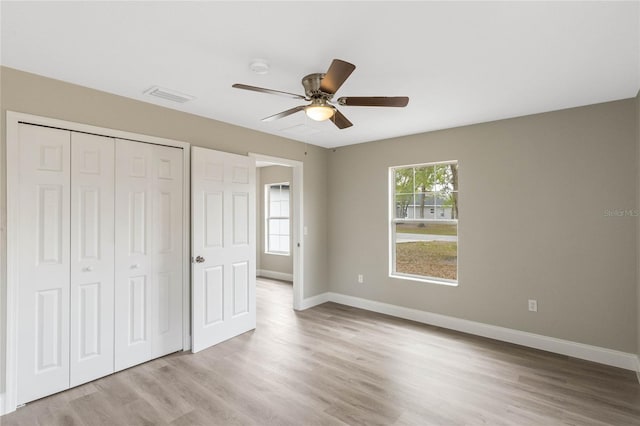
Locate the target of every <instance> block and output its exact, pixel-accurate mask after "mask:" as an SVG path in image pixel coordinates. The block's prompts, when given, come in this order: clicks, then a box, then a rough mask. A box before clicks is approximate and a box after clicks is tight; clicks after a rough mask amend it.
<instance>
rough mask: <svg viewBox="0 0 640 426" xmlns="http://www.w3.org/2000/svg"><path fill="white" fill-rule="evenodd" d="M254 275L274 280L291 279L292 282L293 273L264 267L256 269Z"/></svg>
mask: <svg viewBox="0 0 640 426" xmlns="http://www.w3.org/2000/svg"><path fill="white" fill-rule="evenodd" d="M256 275H257V276H259V277H265V278H271V279H274V280H282V281H292V282H293V274H286V273H284V272H278V271H269V270H266V269H258V270H257V271H256Z"/></svg>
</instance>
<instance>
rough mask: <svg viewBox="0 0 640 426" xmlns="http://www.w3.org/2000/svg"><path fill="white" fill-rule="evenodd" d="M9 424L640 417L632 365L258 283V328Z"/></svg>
mask: <svg viewBox="0 0 640 426" xmlns="http://www.w3.org/2000/svg"><path fill="white" fill-rule="evenodd" d="M0 424H1V425H2V426H9V425H29V426H32V425H33V426H36V425H92V426H93V425H156V424H157V425H165V424H170V425H215V424H219V425H235V424H258V425H340V424H353V425H359V424H363V425H364V424H366V425H375V424H381V425H480V424H485V425H539V426H544V425H556V424H560V425H603V424H610V425H640V385H638V383H637V381H636V378H635V375H634V373H633V372H630V371H626V370H621V369H616V368H611V367H606V366H602V365H598V364H594V363H590V362H586V361H580V360H576V359H571V358H567V357H564V356H560V355H554V354H550V353H547V352H542V351H536V350H532V349H527V348H523V347H519V346H515V345H510V344H506V343H501V342H496V341H492V340H488V339H483V338H477V337H473V336H469V335H465V334H462V333H456V332H452V331H447V330H443V329H438V328H436V327H430V326H425V325H421V324H417V323H413V322H410V321H405V320H400V319H396V318H392V317H388V316H384V315H379V314H374V313H370V312H367V311H362V310H359V309H355V308H350V307H346V306H342V305H338V304H335V303H327V304H324V305H321V306H317V307H315V308H313V309H309V310H307V311H304V312H299V313H296V312H294V311H293V310H292V309H291V286H290V285H288V284H285V283H281V282H277V281H269V280H260V281H259V282H258V328H257V330H256V331H254V332H250V333H246V334H244V335H242V336H240V337H238V338H235V339H232V340H231V341H228V342H225V343H223V344H220V345H218V346H216V347H214V348H211V349H208V350H206V351H203V352H201V353H198V354H196V355H193V354H189V353H177V354H173V355H169V356H167V357H164V358H161V359H158V360H155V361H151V362H148V363H146V364H143V365H140V366H138V367H134V368H131V369H129V370H126V371H122V372H120V373H117V374H113V375H111V376H108V377H105V378H103V379H100V380H97V381H95V382H92V383H89V384H86V385H83V386H80V387H78V388H75V389H71V390H69V391H67V392H62V393H59V394H57V395H53V396H50V397H48V398H44V399H41V400H39V401H35V402H32V403H30V404H28V405H27V406H25V407H23V408H20V409H19V410H18V411H16V412H15V413H12V414H10V415H7V416H4V417H1V418H0Z"/></svg>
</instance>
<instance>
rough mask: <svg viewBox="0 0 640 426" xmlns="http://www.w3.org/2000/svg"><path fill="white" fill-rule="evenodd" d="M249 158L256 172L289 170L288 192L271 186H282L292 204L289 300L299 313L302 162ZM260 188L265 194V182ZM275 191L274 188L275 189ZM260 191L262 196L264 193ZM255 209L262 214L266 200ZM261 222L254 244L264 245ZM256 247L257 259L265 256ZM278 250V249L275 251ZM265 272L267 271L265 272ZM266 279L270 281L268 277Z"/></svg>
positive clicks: (301, 258)
mask: <svg viewBox="0 0 640 426" xmlns="http://www.w3.org/2000/svg"><path fill="white" fill-rule="evenodd" d="M249 156H250V157H253V158H254V159H255V160H256V168H258V169H261V168H263V167H272V166H279V167H286V168H288V169H290V172H291V174H290V177H291V181H290V182H289V183H290V185H288V188H285V187H286V185H284V184H285V183H287V182H284V181H283V182H273V183H274V184H281V185H280V188H279V190H282V189H286V190H288V191H289V197H290V200H291V207H290V221H291V226H290V230H291V232H290V244H289V246H290V253H289V256H291V260H292V272H293V273H292V274H291V278H292V281H293V300H292V305H293V309H295V310H300V309H302V300H303V295H304V291H303V289H304V274H303V268H304V262H303V260H304V254H303V253H304V244H303V237H304V235H305V232H304V216H303V192H304V191H303V178H302V176H303V163H302V162H301V161H296V160H290V159H287V158H280V157H272V156H268V155H263V154H256V153H249ZM277 180H281V179H277ZM258 185H260V186H261V187H262V190H263V191H264V185H265V182H263V181H262V180H261V181H260V183H259V184H258ZM274 190H275V188H274ZM263 191H261V192H263ZM256 204H257V205H258V209H259V210H260V211H262V212H263V213H264V210H265V205H264V204H265V199H264V197H260V199H259V200H258V202H257V203H256ZM258 217H263V215H259V216H258ZM259 222H260V226H259V227H258V228H259V230H258V231H257V233H258V238H257V241H258V242H260V241H265V239H268V237H267V236H266V232H265V221H262V220H259ZM257 246H258V249H257V250H258V253H257V255H260V253H264V251H265V245H264V244H257ZM278 248H280V247H278ZM265 270H266V269H265ZM271 275H272V276H271V277H270V278H276V279H277V278H278V274H275V275H273V274H271ZM288 277H289V275H287V273H286V272H285V273H283V275H280V279H282V278H284V279H285V280H286V279H287V278H288ZM268 278H269V277H268Z"/></svg>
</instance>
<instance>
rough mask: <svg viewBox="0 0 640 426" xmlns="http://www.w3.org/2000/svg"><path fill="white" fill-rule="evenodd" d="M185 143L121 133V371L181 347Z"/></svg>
mask: <svg viewBox="0 0 640 426" xmlns="http://www.w3.org/2000/svg"><path fill="white" fill-rule="evenodd" d="M182 173H183V172H182V150H181V149H178V148H169V147H164V146H158V145H152V144H147V143H140V142H132V141H126V140H116V234H115V235H116V242H115V247H116V258H115V264H116V268H115V274H116V276H115V279H116V286H115V369H116V371H119V370H122V369H124V368H128V367H131V366H133V365H136V364H139V363H142V362H145V361H148V360H150V359H153V358H157V357H159V356H162V355H166V354H168V353H171V352H175V351H178V350H180V349H182V261H183V259H182V223H183V218H182V206H183V200H182V197H183V190H182V182H183V176H182Z"/></svg>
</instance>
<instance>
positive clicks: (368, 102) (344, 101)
mask: <svg viewBox="0 0 640 426" xmlns="http://www.w3.org/2000/svg"><path fill="white" fill-rule="evenodd" d="M408 103H409V98H408V97H406V96H394V97H390V96H356V97H354V96H345V97H342V98H339V99H338V104H340V105H346V106H370V107H406V106H407V104H408Z"/></svg>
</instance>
